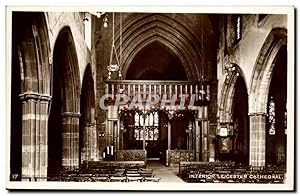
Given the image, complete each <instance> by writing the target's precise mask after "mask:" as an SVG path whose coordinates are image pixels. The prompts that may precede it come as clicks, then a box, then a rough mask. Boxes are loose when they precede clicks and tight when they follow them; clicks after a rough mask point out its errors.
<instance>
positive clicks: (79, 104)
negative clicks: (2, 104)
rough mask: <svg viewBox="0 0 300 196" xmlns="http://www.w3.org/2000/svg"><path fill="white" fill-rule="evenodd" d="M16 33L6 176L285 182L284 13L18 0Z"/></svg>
mask: <svg viewBox="0 0 300 196" xmlns="http://www.w3.org/2000/svg"><path fill="white" fill-rule="evenodd" d="M11 36H12V41H11V46H12V49H11V65H9V66H11V106H10V110H11V115H10V119H11V124H10V127H11V129H10V144H11V145H10V164H9V166H10V171H9V174H10V180H11V181H81V182H83V181H93V182H94V181H104V182H115V181H118V182H133V181H139V182H182V183H186V182H199V183H201V182H209V183H218V182H219V183H220V182H236V183H239V182H241V183H284V179H285V173H286V168H287V156H288V155H287V135H288V134H289V132H288V129H287V127H288V123H287V114H288V113H289V112H293V111H289V110H288V109H287V100H288V98H289V95H288V94H287V67H288V66H287V54H288V53H287V15H285V14H238V13H236V14H234V13H232V14H205V13H146V12H145V13H130V12H100V11H99V12H87V11H85V12H24V11H14V12H12V35H11ZM292 96H293V95H292ZM227 174H228V176H229V174H230V175H231V174H232V176H231V177H228V178H227V177H226V176H227ZM272 175H274V176H272ZM209 176H215V178H211V177H209ZM222 176H225V177H222ZM245 176H246V177H245ZM259 176H260V177H259ZM270 176H271V177H270Z"/></svg>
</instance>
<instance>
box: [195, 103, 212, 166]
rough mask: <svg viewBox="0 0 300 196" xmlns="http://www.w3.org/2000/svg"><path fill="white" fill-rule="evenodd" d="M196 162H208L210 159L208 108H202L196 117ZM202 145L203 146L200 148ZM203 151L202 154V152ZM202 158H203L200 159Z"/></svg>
mask: <svg viewBox="0 0 300 196" xmlns="http://www.w3.org/2000/svg"><path fill="white" fill-rule="evenodd" d="M195 123H196V161H200V160H201V161H208V159H209V141H208V132H209V121H208V113H207V106H200V107H199V109H198V115H197V117H196V122H195ZM199 123H200V125H201V126H200V127H199ZM200 145H201V146H200ZM200 151H201V152H200ZM200 157H201V158H200Z"/></svg>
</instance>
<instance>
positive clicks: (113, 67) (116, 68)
mask: <svg viewBox="0 0 300 196" xmlns="http://www.w3.org/2000/svg"><path fill="white" fill-rule="evenodd" d="M112 15H113V16H112V46H111V51H110V60H109V65H108V66H107V70H108V77H107V78H108V79H109V80H110V79H111V77H112V76H111V75H112V72H116V71H119V65H120V63H119V59H118V55H117V52H116V48H115V13H114V12H113V13H112ZM113 55H114V56H115V59H116V61H117V64H112V61H113Z"/></svg>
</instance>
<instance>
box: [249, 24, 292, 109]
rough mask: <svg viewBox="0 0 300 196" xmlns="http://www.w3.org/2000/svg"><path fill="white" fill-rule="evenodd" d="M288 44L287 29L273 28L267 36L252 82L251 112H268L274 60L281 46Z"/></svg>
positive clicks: (250, 94)
mask: <svg viewBox="0 0 300 196" xmlns="http://www.w3.org/2000/svg"><path fill="white" fill-rule="evenodd" d="M286 44H287V30H286V29H282V28H276V29H273V30H272V31H271V32H270V33H269V35H268V37H267V38H266V40H265V42H264V44H263V46H262V48H261V50H260V52H259V54H258V57H257V60H256V63H255V66H254V69H253V70H254V71H253V74H252V77H251V82H250V93H249V96H250V97H249V103H250V108H249V112H250V113H263V114H266V112H267V102H268V94H269V86H270V83H271V78H272V72H273V68H274V64H273V62H274V60H275V58H276V56H277V53H278V51H279V49H280V48H281V46H283V45H286Z"/></svg>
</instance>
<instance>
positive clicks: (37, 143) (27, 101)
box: [20, 93, 51, 181]
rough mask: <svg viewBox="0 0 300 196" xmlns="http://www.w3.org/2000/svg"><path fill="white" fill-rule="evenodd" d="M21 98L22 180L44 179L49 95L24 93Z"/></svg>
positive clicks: (46, 158)
mask: <svg viewBox="0 0 300 196" xmlns="http://www.w3.org/2000/svg"><path fill="white" fill-rule="evenodd" d="M20 99H21V100H22V174H21V177H22V180H23V181H26V180H31V181H35V180H37V181H46V177H47V167H48V110H49V102H50V101H51V97H50V96H48V95H41V94H37V93H24V94H21V95H20Z"/></svg>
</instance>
